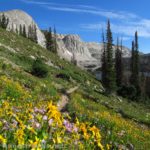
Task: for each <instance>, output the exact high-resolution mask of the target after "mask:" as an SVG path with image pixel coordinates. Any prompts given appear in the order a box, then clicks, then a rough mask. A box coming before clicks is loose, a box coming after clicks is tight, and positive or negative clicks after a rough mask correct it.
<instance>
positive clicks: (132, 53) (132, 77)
mask: <svg viewBox="0 0 150 150" xmlns="http://www.w3.org/2000/svg"><path fill="white" fill-rule="evenodd" d="M130 68H131V77H130V83H131V85H134V83H135V81H134V80H135V71H134V70H135V44H134V41H132V52H131V67H130Z"/></svg>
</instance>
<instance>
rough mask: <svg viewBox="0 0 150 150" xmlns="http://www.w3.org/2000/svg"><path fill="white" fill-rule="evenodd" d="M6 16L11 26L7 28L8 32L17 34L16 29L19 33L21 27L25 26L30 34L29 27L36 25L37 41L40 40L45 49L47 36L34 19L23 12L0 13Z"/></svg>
mask: <svg viewBox="0 0 150 150" xmlns="http://www.w3.org/2000/svg"><path fill="white" fill-rule="evenodd" d="M3 13H4V14H5V16H6V17H7V18H8V19H9V24H8V27H7V30H12V31H14V32H16V29H17V30H18V31H19V28H20V25H22V27H23V26H24V25H25V28H26V32H27V33H28V27H29V26H30V25H35V26H36V32H37V39H38V44H39V45H41V46H42V47H45V36H44V34H43V33H42V32H41V30H40V29H39V27H38V25H37V24H36V23H35V21H34V20H33V18H32V17H31V16H30V15H28V14H27V13H26V12H24V11H22V10H17V9H16V10H11V11H5V12H0V16H1V15H2V14H3Z"/></svg>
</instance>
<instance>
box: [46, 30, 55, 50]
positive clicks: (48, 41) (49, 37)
mask: <svg viewBox="0 0 150 150" xmlns="http://www.w3.org/2000/svg"><path fill="white" fill-rule="evenodd" d="M45 38H46V48H47V50H49V51H53V47H54V46H53V37H52V29H51V28H49V31H46V32H45Z"/></svg>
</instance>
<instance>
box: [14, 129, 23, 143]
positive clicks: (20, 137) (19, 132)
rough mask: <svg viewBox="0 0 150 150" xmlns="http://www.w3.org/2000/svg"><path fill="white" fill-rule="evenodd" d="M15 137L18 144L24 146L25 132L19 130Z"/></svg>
mask: <svg viewBox="0 0 150 150" xmlns="http://www.w3.org/2000/svg"><path fill="white" fill-rule="evenodd" d="M14 135H15V139H17V141H18V144H19V145H24V131H23V130H22V129H18V130H17V131H16V133H14Z"/></svg>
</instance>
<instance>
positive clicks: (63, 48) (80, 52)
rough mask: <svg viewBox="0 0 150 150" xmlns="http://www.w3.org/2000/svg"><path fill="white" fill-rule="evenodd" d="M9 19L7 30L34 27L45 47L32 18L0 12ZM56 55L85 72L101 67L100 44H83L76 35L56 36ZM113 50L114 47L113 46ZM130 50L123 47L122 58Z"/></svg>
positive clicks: (26, 15) (42, 43) (15, 11)
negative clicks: (75, 62)
mask: <svg viewBox="0 0 150 150" xmlns="http://www.w3.org/2000/svg"><path fill="white" fill-rule="evenodd" d="M3 13H4V14H5V15H6V17H8V18H9V24H8V28H7V29H8V30H12V31H14V32H16V29H17V30H18V31H19V30H20V25H21V26H22V27H23V26H24V25H25V28H26V32H27V33H28V28H29V26H30V25H35V26H36V29H37V38H38V44H39V45H41V46H42V47H45V36H44V34H43V33H42V32H41V30H40V29H39V27H38V25H37V24H36V23H35V21H34V20H33V18H32V17H31V16H30V15H29V14H27V13H26V12H24V11H22V10H17V9H16V10H11V11H6V12H0V15H2V14H3ZM57 44H58V55H59V56H60V57H62V58H65V59H66V60H69V61H71V59H72V57H74V59H75V60H76V61H77V64H78V66H80V67H81V68H84V69H87V70H95V69H97V68H99V67H100V66H101V54H102V47H103V45H102V44H99V43H95V42H90V43H87V42H83V41H82V40H81V38H80V37H79V36H78V35H60V34H58V35H57ZM114 50H115V46H114ZM130 55H131V54H130V50H129V49H128V48H126V47H123V56H124V57H130Z"/></svg>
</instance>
